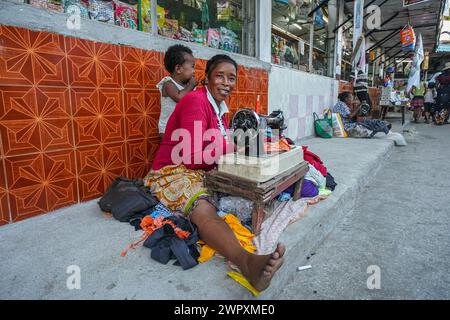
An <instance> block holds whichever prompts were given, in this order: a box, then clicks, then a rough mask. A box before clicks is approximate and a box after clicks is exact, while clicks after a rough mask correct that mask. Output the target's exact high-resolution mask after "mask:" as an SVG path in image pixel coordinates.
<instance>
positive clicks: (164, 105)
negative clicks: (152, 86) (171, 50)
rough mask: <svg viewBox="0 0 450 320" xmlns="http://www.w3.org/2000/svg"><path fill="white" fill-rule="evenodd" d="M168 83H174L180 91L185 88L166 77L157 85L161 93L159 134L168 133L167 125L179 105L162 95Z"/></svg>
mask: <svg viewBox="0 0 450 320" xmlns="http://www.w3.org/2000/svg"><path fill="white" fill-rule="evenodd" d="M168 81H172V82H173V83H174V84H175V86H176V87H177V89H178V90H183V89H184V87H183V86H182V85H180V84H178V83H177V82H176V81H175V80H173V79H172V77H169V76H167V77H164V78H163V79H162V80H161V81H160V82H159V83H158V84H157V85H156V87H157V88H158V89H159V92H160V93H161V114H160V116H159V122H158V129H159V133H164V132H165V131H166V125H167V121H169V118H170V116H171V115H172V113H173V111H174V110H175V106H176V105H177V103H176V102H175V101H174V100H172V98H171V97H163V95H162V89H163V87H164V84H165V83H166V82H168Z"/></svg>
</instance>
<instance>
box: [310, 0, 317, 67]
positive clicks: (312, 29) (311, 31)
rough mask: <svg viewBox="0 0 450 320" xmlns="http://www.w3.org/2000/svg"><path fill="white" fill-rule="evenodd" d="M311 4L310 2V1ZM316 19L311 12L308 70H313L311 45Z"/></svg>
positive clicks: (312, 45)
mask: <svg viewBox="0 0 450 320" xmlns="http://www.w3.org/2000/svg"><path fill="white" fill-rule="evenodd" d="M311 4H312V2H311ZM315 19H316V13H315V12H314V13H313V16H312V22H311V26H310V28H309V66H308V68H309V72H312V70H313V60H312V59H313V47H314V20H315Z"/></svg>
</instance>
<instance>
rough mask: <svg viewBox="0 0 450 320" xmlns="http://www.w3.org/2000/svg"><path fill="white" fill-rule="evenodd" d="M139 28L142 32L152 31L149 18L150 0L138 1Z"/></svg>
mask: <svg viewBox="0 0 450 320" xmlns="http://www.w3.org/2000/svg"><path fill="white" fill-rule="evenodd" d="M139 11H140V15H139V30H141V31H144V32H151V31H152V18H151V14H152V13H151V2H150V0H141V1H139Z"/></svg>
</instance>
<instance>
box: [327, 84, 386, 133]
mask: <svg viewBox="0 0 450 320" xmlns="http://www.w3.org/2000/svg"><path fill="white" fill-rule="evenodd" d="M338 99H339V101H338V102H337V103H336V104H335V105H334V107H333V112H335V113H339V114H340V115H341V118H342V122H343V124H344V128H345V131H347V133H348V135H349V136H350V137H354V138H372V137H373V136H374V135H375V134H376V133H377V132H384V133H385V134H388V133H389V130H390V129H391V126H392V125H391V124H390V123H387V122H385V121H382V120H378V119H375V120H365V121H362V122H357V121H353V118H355V117H356V115H357V114H358V112H359V108H356V109H355V110H353V111H351V109H350V107H349V106H351V105H352V102H353V95H352V94H351V93H350V92H342V93H341V94H339V96H338Z"/></svg>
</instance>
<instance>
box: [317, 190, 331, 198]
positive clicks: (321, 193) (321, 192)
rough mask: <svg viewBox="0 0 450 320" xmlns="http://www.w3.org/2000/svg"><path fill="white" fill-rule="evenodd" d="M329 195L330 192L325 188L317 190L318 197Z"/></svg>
mask: <svg viewBox="0 0 450 320" xmlns="http://www.w3.org/2000/svg"><path fill="white" fill-rule="evenodd" d="M330 194H331V190H328V189H326V188H319V196H329V195H330Z"/></svg>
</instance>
